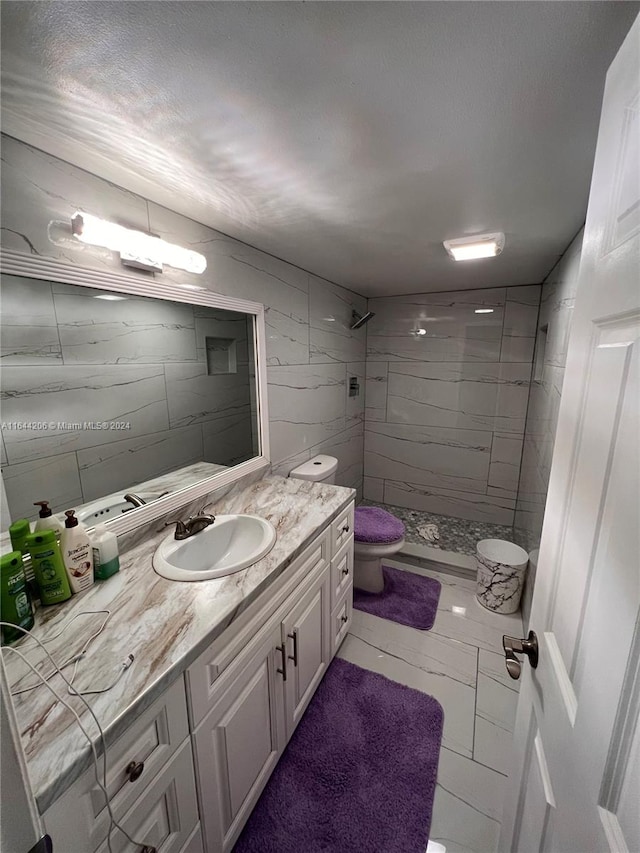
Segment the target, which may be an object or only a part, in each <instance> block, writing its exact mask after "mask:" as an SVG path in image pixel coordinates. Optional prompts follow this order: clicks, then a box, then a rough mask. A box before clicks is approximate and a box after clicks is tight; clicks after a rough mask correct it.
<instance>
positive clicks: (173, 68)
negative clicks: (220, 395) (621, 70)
mask: <svg viewBox="0 0 640 853" xmlns="http://www.w3.org/2000/svg"><path fill="white" fill-rule="evenodd" d="M639 9H640V4H638V3H631V2H629V3H627V2H495V3H494V2H469V3H467V2H415V3H414V2H391V3H387V2H339V1H338V2H319V3H316V2H306V3H299V2H287V3H280V2H275V3H272V2H187V0H182V2H164V3H157V2H67V0H62V2H24V0H20V2H13V0H4V2H3V3H2V24H3V26H2V41H3V50H2V70H3V81H2V83H3V89H2V96H3V114H2V118H3V130H4V132H5V133H8V134H10V135H12V136H15V137H17V138H19V139H22V140H24V141H25V142H28V143H30V144H33V145H36V146H37V147H39V148H42V149H44V150H45V151H47V152H48V153H50V154H53V155H55V156H58V157H61V158H62V159H64V160H68V161H70V162H72V163H75V164H77V165H79V166H81V167H83V168H85V169H88V170H89V171H91V172H94V173H95V174H97V175H100V176H101V177H104V178H106V179H108V180H110V181H112V182H114V183H117V184H119V185H121V186H123V187H126V188H127V189H129V190H132V191H134V192H138V193H140V194H142V195H144V196H146V197H147V198H150V199H152V200H153V201H155V202H157V203H159V204H163V205H165V206H167V207H169V208H172V209H173V210H176V211H178V212H180V213H182V214H185V215H186V216H189V217H191V218H192V219H196V220H199V221H200V222H203V223H205V224H207V225H209V226H211V227H213V228H216V229H218V230H220V231H222V232H224V233H226V234H229V235H231V236H233V237H236V238H238V239H240V240H243V241H245V242H247V243H250V244H252V245H253V246H256V247H258V248H260V249H262V250H264V251H266V252H270V253H271V254H273V255H276V256H278V257H280V258H284V259H285V260H287V261H290V262H292V263H294V264H297V265H298V266H300V267H303V268H304V269H307V270H309V271H311V272H314V273H316V274H318V275H321V276H324V277H325V278H328V279H331V280H332V281H335V282H338V283H339V284H342V285H344V286H346V287H350V288H351V289H353V290H355V291H357V292H359V293H361V294H363V295H366V296H380V295H391V294H400V293H418V292H425V291H438V290H458V289H466V288H477V287H486V286H503V285H516V284H529V283H536V282H540V281H541V280H542V279H543V278H544V277H545V276H546V274H547V273H548V272H549V270H550V269H551V267H553V265H554V264H555V262H556V261H557V259H558V258H559V256H560V255H561V254H562V253H563V251H564V250H565V248H566V247H567V245H568V244H569V242H570V241H571V239H572V238H573V236H574V235H575V234H576V232H577V231H578V230H579V229H580V227H581V225H582V223H583V221H584V217H585V211H586V206H587V197H588V191H589V181H590V176H591V167H592V161H593V155H594V150H595V142H596V135H597V126H598V119H599V113H600V102H601V98H602V91H603V86H604V79H605V74H606V69H607V67H608V65H609V64H610V62H611V60H612V58H613V56H614V55H615V52H616V50H617V48H618V47H619V45H620V43H621V42H622V40H623V38H624V36H625V34H626V32H627V31H628V29H629V27H630V26H631V22H632V20H633V18H634V17H635V16H636V14H637V13H638V10H639ZM489 231H504V232H505V234H506V246H505V250H504V252H503V254H502V255H501V256H500V257H499V258H496V259H492V260H483V261H472V262H466V263H462V264H460V263H458V264H456V263H455V262H454V261H451V260H450V259H449V258H448V256H447V255H446V253H445V251H444V249H443V247H442V241H443V240H444V239H450V238H452V237H460V236H464V235H469V234H475V233H482V232H489Z"/></svg>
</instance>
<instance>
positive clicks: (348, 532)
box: [331, 504, 354, 557]
mask: <svg viewBox="0 0 640 853" xmlns="http://www.w3.org/2000/svg"><path fill="white" fill-rule="evenodd" d="M353 509H354V505H353V504H349V506H348V507H347V508H346V509H343V510H342V512H341V513H340V515H339V516H338V517H337V518H336V520H335V521H333V522H332V524H331V556H332V557H334V556H335V555H336V554H337V553H338V551H339V550H340V548H342V546H343V545H344V543H345V542H346V541H347V539H348V538H349V537H350V536H353Z"/></svg>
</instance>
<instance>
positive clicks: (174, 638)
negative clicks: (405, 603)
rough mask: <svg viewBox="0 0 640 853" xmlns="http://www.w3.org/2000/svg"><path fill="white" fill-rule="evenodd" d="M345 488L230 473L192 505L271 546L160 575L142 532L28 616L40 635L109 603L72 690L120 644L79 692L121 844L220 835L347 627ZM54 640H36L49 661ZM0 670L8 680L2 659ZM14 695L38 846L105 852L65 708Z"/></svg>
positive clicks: (250, 801) (152, 541)
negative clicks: (270, 530) (106, 570)
mask: <svg viewBox="0 0 640 853" xmlns="http://www.w3.org/2000/svg"><path fill="white" fill-rule="evenodd" d="M353 500H354V492H353V490H352V489H347V488H342V487H336V486H328V485H324V484H317V483H309V482H304V481H295V480H284V479H282V478H279V477H268V478H265V479H264V480H260V481H258V482H257V483H254V484H252V485H251V486H245V487H240V486H237V487H235V488H234V489H233V490H232V491H231V492H230V493H229V494H227V495H226V496H225V497H224V498H222V499H221V500H220V501H218V502H217V503H213V504H211V505H210V506H209V507H207V509H208V510H210V511H212V512H214V513H224V512H243V513H248V514H250V513H253V514H255V515H258V516H262V517H265V518H268V519H269V520H270V521H271V523H272V524H273V525H274V527H275V528H276V530H277V533H278V537H277V541H276V545H275V546H274V548H273V550H272V551H271V552H270V553H269V554H268V555H267V556H266V557H264V558H263V559H262V560H260V561H259V562H258V563H256V564H255V565H253V566H250V567H249V568H247V569H245V570H243V571H241V572H238V573H237V574H235V575H231V576H229V577H226V578H220V579H215V580H211V581H202V582H197V583H179V582H175V581H169V580H165V579H164V578H161V577H159V576H158V575H157V574H155V573H154V572H153V569H152V567H151V556H152V554H153V552H154V550H155V547H156V546H157V544H158V542H159V541H160V540H161V539H162V538H163V537H164V536H165V535H166V533H165V532H164V531H163V532H162V533H156V534H154V535H152V536H150V537H149V538H148V539H146V540H145V541H143V542H141V543H140V544H139V545H137V546H136V547H134V548H132V549H131V551H129V552H128V553H126V554H125V555H124V558H123V561H122V563H123V565H122V570H121V572H120V574H119V575H116V576H114V577H113V578H111V579H109V580H108V581H105V582H104V583H103V584H101V585H99V586H98V585H97V586H95V587H94V588H93V589H92V590H91V591H90V592H89V593H87V594H86V595H84V596H81V597H77V598H78V600H73V601H72V602H70V606H68V607H66V608H64V606H60V607H59V608H57V613H56V615H55V617H53V618H49V619H48V620H47V621H46V623H44V624H43V623H41V624H40V625H39V626H38V627H37V632H38V636H39V637H40V638H41V639H43V640H45V641H46V639H47V637H48V636H51V637H54V635H55V633H56V632H57V631H58V630H59V628H60V625H62V624H64V623H65V622H66V621H67V620H69V619H71V618H72V617H73V616H74V615H75V614H77V613H80V612H83V611H87V610H91V609H98V608H108V609H110V610H111V611H112V616H111V618H110V622H109V623H108V625H107V628H106V629H105V631H104V633H103V635H102V636H101V637H100V638H98V640H96V643H95V645H92V647H91V660H87V662H86V667H84V664H83V667H84V669H83V670H82V679H80V676H79V678H78V681H79V682H80V681H82V687H83V688H84V687H85V685H86V684H87V683H88V682H89V681H91V680H92V678H93V679H94V680H95V682H96V683H97V684H104V683H105V682H108V679H109V674H113V672H114V670H115V669H117V666H118V664H119V663H120V661H121V660H122V659H123V658H124V657H125V656H126V654H127V653H129V654H133V655H134V658H135V660H134V664H133V665H132V666H131V669H130V670H129V671H128V672H127V673H126V674H125V676H123V677H122V678H121V680H120V681H119V682H118V685H117V687H116V688H114V690H113V691H110V692H108V693H105V694H101V695H99V696H95V697H89V701H90V702H91V705H92V707H93V708H94V710H95V712H96V714H97V716H98V718H99V719H100V720H101V723H102V725H103V727H104V728H105V729H106V730H107V741H108V749H107V754H108V773H107V788H108V791H109V793H110V796H111V803H112V809H113V812H114V816H115V818H116V819H117V820H118V821H119V822H121V823H122V825H123V826H124V828H125V829H126V831H127V832H128V833H129V834H130V835H131V836H132V837H133V838H134V839H135V840H136V841H141V842H145V843H147V844H153V845H154V846H155V847H156V849H157V852H158V853H202V851H206V853H222V852H223V851H225V853H226V851H230V850H231V849H232V848H233V845H234V844H235V842H236V840H237V838H238V836H239V834H240V832H241V830H242V827H243V826H244V823H245V822H246V820H247V818H248V816H249V814H250V812H251V810H252V808H253V807H254V805H255V803H256V801H257V799H258V797H259V795H260V793H261V791H262V789H263V788H264V786H265V784H266V783H267V781H268V779H269V776H270V774H271V772H272V771H273V769H274V767H275V765H276V763H277V761H278V759H279V757H280V755H281V754H282V752H283V750H284V748H285V746H286V744H287V742H288V740H289V739H290V737H291V735H292V734H293V732H294V730H295V728H296V726H297V724H298V723H299V721H300V719H301V717H302V715H303V713H304V711H305V709H306V707H307V705H308V703H309V701H310V699H311V697H312V696H313V694H314V692H315V690H316V689H317V687H318V685H319V683H320V681H321V679H322V676H323V674H324V672H325V670H326V668H327V666H328V664H329V663H330V661H331V659H332V658H333V656H334V655H335V653H336V651H337V649H338V646H339V645H340V643H341V641H342V639H343V638H344V636H345V635H346V633H347V631H348V628H349V625H350V621H351V615H352V596H353V587H352V577H353V572H352V569H353ZM196 535H197V534H196ZM63 639H64V638H63ZM67 639H68V637H67ZM60 642H61V640H58V641H56V640H55V639H53V640H52V641H51V643H50V649H51V651H52V653H53V655H54V657H56V658H57V657H58V654H57V653H56V652H57V651H58V652H59V653H60V654H62V652H61V648H60V647H59V648H58V649H57V648H56V644H57V643H58V644H59V643H60ZM67 653H68V652H67ZM10 663H13V661H11V662H10ZM9 677H10V680H11V683H12V686H13V687H14V688H15V687H16V686H19V685H20V678H19V671H18V669H17V664H16V667H15V668H14V667H13V666H10V667H9ZM16 677H18V681H16ZM26 678H28V677H26ZM56 684H57V685H58V686H59V684H60V680H59V679H56ZM72 701H73V705H74V707H76V708H77V709H78V710H79V712H80V714H81V718H82V720H83V722H84V723H85V725H86V726H87V728H88V729H89V731H90V732H91V733H92V735H93V734H95V732H96V730H95V726H94V725H93V724H92V722H91V720H90V717H89V715H88V714H87V713H86V711H84V712H83V711H82V710H81V708H82V706H81V704H80V703H79V702H78V700H77V699H73V700H72ZM15 705H16V713H17V716H18V721H19V724H20V730H21V733H22V736H23V744H24V748H25V753H26V756H27V761H28V767H29V772H30V776H31V780H32V784H33V787H34V791H35V794H36V798H37V802H38V806H39V809H40V812H41V814H42V816H43V822H44V826H45V829H46V831H47V832H49V833H50V835H51V836H52V838H53V840H54V849H55V850H60V851H64V853H76V851H77V853H93V851H96V853H105V851H106V850H107V845H106V841H105V839H106V833H107V829H108V825H109V819H108V815H107V810H106V808H105V805H104V797H103V795H102V793H101V791H100V789H99V787H98V785H97V784H96V780H95V775H94V769H93V763H92V762H91V761H90V751H89V749H88V744H87V743H86V741H85V739H84V738H83V737H82V735H81V733H80V732H79V730H78V729H77V726H76V725H75V722H74V720H73V718H72V715H71V714H70V713H69V712H68V711H66V710H65V709H64V708H62V709H61V708H60V706H59V705H58V703H54V702H52V698H51V697H50V695H49V694H48V691H47V689H46V688H45V687H40V688H38V689H37V690H35V691H33V692H32V693H27V694H25V695H23V696H19V697H16V699H15ZM98 741H99V738H97V737H96V745H97V746H98V748H99V743H98ZM100 766H102V762H100ZM111 839H112V840H111V845H112V849H113V851H114V853H121V852H122V851H137V850H140V849H141V847H137V846H133V845H132V844H131V843H130V842H129V841H127V840H126V839H125V837H124V836H123V835H122V833H120V832H119V831H118V830H114V832H113V833H112V836H111Z"/></svg>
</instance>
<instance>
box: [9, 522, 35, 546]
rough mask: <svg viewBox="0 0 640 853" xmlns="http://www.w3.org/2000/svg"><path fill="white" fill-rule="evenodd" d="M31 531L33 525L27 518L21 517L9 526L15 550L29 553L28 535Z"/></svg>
mask: <svg viewBox="0 0 640 853" xmlns="http://www.w3.org/2000/svg"><path fill="white" fill-rule="evenodd" d="M30 533H31V525H30V524H29V522H28V521H27V519H26V518H20V519H18V521H14V522H13V524H12V525H11V526H10V527H9V536H10V537H11V545H12V546H13V550H14V551H21V552H22V553H23V554H26V553H27V550H28V549H27V542H26V539H27V536H28V535H29V534H30Z"/></svg>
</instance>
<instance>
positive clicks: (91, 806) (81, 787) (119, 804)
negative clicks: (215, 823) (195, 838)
mask: <svg viewBox="0 0 640 853" xmlns="http://www.w3.org/2000/svg"><path fill="white" fill-rule="evenodd" d="M188 734H189V727H188V722H187V703H186V699H185V690H184V681H183V680H182V678H180V679H178V681H176V682H175V684H173V685H172V686H171V687H170V688H169V689H168V690H167V691H166V693H164V694H163V695H162V696H161V697H160V699H158V700H156V702H154V703H153V705H151V706H150V707H149V708H147V710H146V711H144V712H143V713H142V714H141V716H140V717H139V718H138V719H137V720H136V721H135V723H133V724H132V725H131V726H130V727H129V728H128V729H127V730H126V732H125V733H124V734H123V735H121V736H120V737H119V738H118V739H117V740H116V741H115V743H113V744H112V745H108V746H107V786H106V787H107V791H108V793H109V797H110V799H111V808H112V810H113V813H114V815H115V817H116V820H118V819H119V817H121V816H122V815H123V814H124V813H125V812H126V811H127V809H129V807H130V806H131V804H132V803H133V802H134V800H136V799H137V798H138V797H139V796H140V794H141V793H142V792H143V791H144V789H145V788H146V786H147V785H148V783H149V780H152V779H153V778H154V777H155V776H156V774H157V773H158V772H159V771H160V769H161V768H162V766H163V765H164V764H165V763H166V762H167V761H168V760H169V758H170V757H171V756H172V755H173V754H174V753H175V751H176V750H177V749H178V747H179V746H180V744H181V743H182V741H184V739H185V738H186V737H187V735H188ZM139 762H142V763H143V764H144V769H143V771H142V773H141V774H140V776H139V777H138V778H137V779H135V781H133V782H131V781H130V778H129V774H128V773H127V770H126V768H127V767H128V765H129V764H132V763H133V764H138V763H139ZM98 763H99V766H100V774H102V758H101V757H99V759H98ZM70 814H73V815H74V820H73V821H70V820H69V815H70ZM44 822H45V826H46V828H47V832H48V833H49V834H50V835H51V837H52V838H53V839H54V845H55V849H60V850H64V851H65V853H75V851H76V850H78V851H79V853H87V851H88V850H95V849H96V847H97V846H98V844H100V842H101V841H102V840H103V839H104V838H105V836H106V832H107V827H108V825H109V817H108V815H107V810H106V808H105V802H104V795H103V793H102V791H101V790H100V788H99V787H98V785H97V784H96V779H95V774H94V768H93V762H92V765H91V767H90V768H89V769H88V770H87V771H85V773H83V774H82V776H81V777H80V778H79V779H78V780H77V781H76V782H74V783H73V785H72V786H71V787H70V788H69V789H68V790H67V791H65V793H64V794H63V795H62V796H61V797H60V799H58V800H56V802H55V803H54V804H53V805H52V806H51V807H50V808H49V809H47V811H46V813H45V815H44ZM191 828H192V827H190V829H191ZM177 849H179V848H177Z"/></svg>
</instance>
